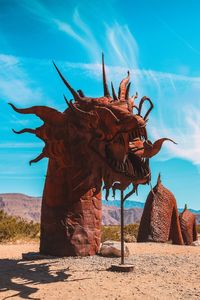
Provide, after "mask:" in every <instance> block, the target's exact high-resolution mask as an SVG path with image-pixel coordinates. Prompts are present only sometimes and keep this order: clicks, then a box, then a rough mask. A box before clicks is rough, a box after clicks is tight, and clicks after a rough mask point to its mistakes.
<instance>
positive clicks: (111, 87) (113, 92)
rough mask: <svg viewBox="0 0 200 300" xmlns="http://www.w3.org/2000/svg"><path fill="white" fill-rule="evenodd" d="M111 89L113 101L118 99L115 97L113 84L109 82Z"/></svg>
mask: <svg viewBox="0 0 200 300" xmlns="http://www.w3.org/2000/svg"><path fill="white" fill-rule="evenodd" d="M111 89H112V95H113V99H114V100H115V101H118V98H117V95H116V93H115V89H114V86H113V83H112V82H111Z"/></svg>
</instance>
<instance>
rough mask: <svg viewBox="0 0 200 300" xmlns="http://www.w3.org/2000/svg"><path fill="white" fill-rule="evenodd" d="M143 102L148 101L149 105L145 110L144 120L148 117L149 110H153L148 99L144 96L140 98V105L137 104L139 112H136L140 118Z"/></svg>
mask: <svg viewBox="0 0 200 300" xmlns="http://www.w3.org/2000/svg"><path fill="white" fill-rule="evenodd" d="M145 101H148V102H149V103H150V108H149V109H148V110H147V112H146V114H145V116H144V120H146V118H147V117H148V115H149V114H150V112H151V110H152V109H153V107H154V106H153V103H152V101H151V99H150V98H148V97H146V96H144V97H142V99H141V100H140V104H139V110H138V114H139V115H140V116H141V111H142V106H143V104H144V102H145Z"/></svg>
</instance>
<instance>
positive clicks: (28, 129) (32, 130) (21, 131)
mask: <svg viewBox="0 0 200 300" xmlns="http://www.w3.org/2000/svg"><path fill="white" fill-rule="evenodd" d="M12 131H13V132H14V133H16V134H21V133H25V132H28V133H33V134H35V133H36V130H35V129H31V128H24V129H22V130H19V131H16V130H15V129H12Z"/></svg>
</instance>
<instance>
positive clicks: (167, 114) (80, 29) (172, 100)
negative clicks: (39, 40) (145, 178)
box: [0, 0, 200, 166]
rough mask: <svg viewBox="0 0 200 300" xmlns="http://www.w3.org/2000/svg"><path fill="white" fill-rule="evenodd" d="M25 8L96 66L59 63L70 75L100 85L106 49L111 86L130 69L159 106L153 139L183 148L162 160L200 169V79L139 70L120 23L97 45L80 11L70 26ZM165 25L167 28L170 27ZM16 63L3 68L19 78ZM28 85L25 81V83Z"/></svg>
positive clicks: (36, 4)
mask: <svg viewBox="0 0 200 300" xmlns="http://www.w3.org/2000/svg"><path fill="white" fill-rule="evenodd" d="M22 3H24V7H25V8H26V9H28V10H29V12H31V13H32V15H34V16H35V17H37V18H39V20H40V21H41V22H45V23H46V24H48V25H50V26H53V27H54V28H56V29H57V30H59V31H61V32H64V33H65V34H66V35H67V37H70V38H72V39H74V40H75V41H76V42H77V43H79V44H80V45H81V46H82V47H83V48H84V50H85V51H86V52H87V53H88V56H89V57H90V58H91V62H92V63H90V64H82V63H68V62H59V64H62V66H63V68H64V69H66V70H69V71H70V70H72V69H75V70H77V73H78V74H81V71H83V73H84V76H88V77H91V78H92V79H93V80H94V79H96V80H100V79H101V76H102V75H101V64H98V63H96V62H97V61H99V58H100V52H101V51H102V45H107V46H106V62H108V61H109V63H110V64H111V65H110V66H107V74H108V79H110V78H112V81H114V82H115V83H117V82H119V81H120V80H121V79H122V78H123V77H124V75H125V74H126V71H127V68H128V69H130V71H131V74H132V79H133V81H134V88H135V90H137V91H138V92H139V95H140V96H143V95H144V93H145V94H146V93H147V95H149V96H150V97H152V96H153V98H155V101H154V99H152V100H153V101H154V103H155V110H154V112H152V114H151V118H150V122H151V127H150V132H151V136H152V138H153V139H157V138H160V137H169V138H173V139H175V140H176V141H177V142H178V145H177V146H174V145H172V144H170V143H166V144H165V146H164V150H163V151H162V154H161V155H160V156H158V157H160V159H164V160H166V159H169V158H171V157H175V156H176V157H180V158H183V159H187V160H190V161H191V162H192V163H194V164H196V165H198V166H199V165H200V132H199V130H200V117H199V116H200V106H199V104H198V103H200V96H199V95H200V88H199V86H200V77H190V76H185V75H179V74H171V73H165V72H158V71H154V70H145V69H140V68H139V63H138V62H139V50H138V45H137V42H136V40H135V38H134V35H133V34H132V32H131V31H130V29H129V27H128V26H127V25H126V24H120V23H119V22H117V21H115V22H114V23H108V22H107V23H104V24H105V34H104V35H103V37H100V38H98V39H97V38H96V36H95V34H94V33H93V31H92V28H91V27H89V26H88V25H87V24H86V22H84V19H83V18H82V17H80V14H79V11H78V9H75V10H74V13H73V15H72V18H70V21H69V20H63V19H60V18H58V17H57V16H56V15H55V14H54V12H52V11H50V10H49V9H48V8H47V7H46V6H45V5H44V4H42V3H41V2H40V1H37V0H36V1H25V0H24V1H22ZM164 25H165V26H168V25H167V24H164ZM168 29H169V30H171V31H172V33H173V34H174V35H175V36H176V37H177V38H178V39H179V40H181V41H182V42H183V43H184V44H185V46H186V47H188V48H190V50H191V51H193V52H196V53H198V51H197V49H194V48H193V47H192V45H190V44H189V43H188V42H187V41H186V40H184V39H183V38H182V37H181V36H180V35H178V34H177V33H176V32H174V31H173V30H172V29H171V28H168ZM15 59H16V58H14V57H10V58H9V57H4V63H7V64H8V65H10V66H11V68H13V69H14V70H15V69H16V68H17V73H18V75H19V74H20V72H19V71H21V70H19V69H18V63H17V61H16V60H15ZM6 60H7V62H6ZM64 71H65V70H64ZM23 75H24V74H22V76H23ZM15 78H19V76H18V77H16V76H14V78H13V79H12V80H16V79H15ZM23 79H26V78H24V77H23ZM23 82H24V81H23ZM14 83H15V84H16V85H18V86H19V87H20V84H21V83H22V82H21V81H20V82H18V81H16V82H14ZM28 86H29V85H24V86H23V85H22V87H21V90H23V88H24V94H25V95H26V97H28V99H30V95H29V93H31V92H32V91H31V90H30V89H27V88H28ZM3 87H4V90H5V91H6V92H9V87H8V86H7V85H6V82H4V85H3ZM0 88H1V86H0ZM39 92H40V91H38V93H39ZM10 93H12V91H10ZM35 93H36V94H35V97H36V98H37V97H40V95H39V94H40V93H39V94H37V91H35ZM191 95H192V97H191ZM31 97H33V95H32V96H31ZM18 98H19V97H18ZM15 99H16V98H15Z"/></svg>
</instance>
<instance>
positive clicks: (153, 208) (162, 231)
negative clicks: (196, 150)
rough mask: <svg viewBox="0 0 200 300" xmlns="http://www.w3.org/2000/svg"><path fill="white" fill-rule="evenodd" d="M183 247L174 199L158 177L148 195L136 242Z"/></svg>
mask: <svg viewBox="0 0 200 300" xmlns="http://www.w3.org/2000/svg"><path fill="white" fill-rule="evenodd" d="M169 240H172V243H173V244H177V245H183V238H182V234H181V227H180V223H179V215H178V209H177V205H176V199H175V197H174V195H173V194H172V192H170V191H169V190H168V189H166V188H165V187H164V186H163V185H162V183H161V179H160V175H159V176H158V181H157V184H156V185H155V187H154V188H153V190H152V191H151V192H150V193H149V195H148V197H147V200H146V203H145V207H144V211H143V214H142V218H141V222H140V227H139V231H138V237H137V241H138V242H148V241H153V242H163V243H164V242H167V241H169Z"/></svg>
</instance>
